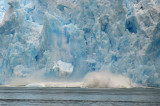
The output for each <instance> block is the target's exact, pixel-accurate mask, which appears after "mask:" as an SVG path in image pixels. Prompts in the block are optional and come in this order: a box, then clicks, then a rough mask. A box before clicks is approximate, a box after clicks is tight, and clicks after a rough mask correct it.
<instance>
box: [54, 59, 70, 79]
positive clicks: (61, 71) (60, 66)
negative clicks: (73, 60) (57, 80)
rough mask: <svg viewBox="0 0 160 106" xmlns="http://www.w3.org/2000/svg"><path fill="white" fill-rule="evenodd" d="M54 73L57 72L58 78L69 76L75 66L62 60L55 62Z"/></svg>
mask: <svg viewBox="0 0 160 106" xmlns="http://www.w3.org/2000/svg"><path fill="white" fill-rule="evenodd" d="M52 69H53V71H54V72H56V74H57V75H58V76H62V77H65V76H68V75H70V74H71V73H72V72H73V66H72V64H70V63H66V62H63V61H61V60H59V61H57V62H55V64H54V66H53V67H52Z"/></svg>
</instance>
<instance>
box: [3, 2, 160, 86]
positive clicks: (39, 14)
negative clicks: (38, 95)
mask: <svg viewBox="0 0 160 106" xmlns="http://www.w3.org/2000/svg"><path fill="white" fill-rule="evenodd" d="M56 63H57V64H56ZM55 64H56V67H59V68H58V70H59V71H60V70H61V71H62V73H63V72H64V73H65V72H67V75H65V76H64V75H62V74H61V72H60V74H57V72H56V71H54V67H55ZM100 70H109V71H110V72H112V73H116V74H120V75H124V76H127V77H129V78H130V79H131V81H133V82H135V83H138V84H141V85H144V86H150V87H160V1H159V0H1V1H0V84H1V85H4V84H6V83H7V82H10V81H12V80H13V79H15V78H20V79H23V78H30V77H35V79H37V80H38V79H41V80H42V79H45V80H48V81H52V80H56V79H60V80H62V79H63V80H65V81H67V80H81V79H82V78H84V76H85V75H86V74H87V73H89V72H93V71H96V72H99V71H100Z"/></svg>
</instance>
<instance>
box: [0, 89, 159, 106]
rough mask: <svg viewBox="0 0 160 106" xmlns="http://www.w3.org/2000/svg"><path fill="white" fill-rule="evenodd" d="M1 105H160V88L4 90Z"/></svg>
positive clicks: (0, 98)
mask: <svg viewBox="0 0 160 106" xmlns="http://www.w3.org/2000/svg"><path fill="white" fill-rule="evenodd" d="M0 106H160V89H154V88H150V89H149V88H148V89H144V88H133V89H87V88H27V87H24V88H23V87H13V88H12V87H11V88H9V87H0Z"/></svg>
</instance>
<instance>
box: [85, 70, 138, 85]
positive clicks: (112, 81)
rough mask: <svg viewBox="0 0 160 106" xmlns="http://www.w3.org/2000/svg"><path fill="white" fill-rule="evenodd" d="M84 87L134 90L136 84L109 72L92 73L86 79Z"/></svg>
mask: <svg viewBox="0 0 160 106" xmlns="http://www.w3.org/2000/svg"><path fill="white" fill-rule="evenodd" d="M84 87H88V88H132V87H136V84H134V83H132V81H131V80H130V79H129V78H128V77H126V76H123V75H119V74H113V73H111V72H108V71H100V72H90V73H88V74H87V75H86V76H85V78H84Z"/></svg>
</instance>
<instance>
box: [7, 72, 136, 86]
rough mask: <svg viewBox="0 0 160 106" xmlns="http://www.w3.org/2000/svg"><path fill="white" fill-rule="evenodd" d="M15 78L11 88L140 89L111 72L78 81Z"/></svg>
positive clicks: (126, 78)
mask: <svg viewBox="0 0 160 106" xmlns="http://www.w3.org/2000/svg"><path fill="white" fill-rule="evenodd" d="M33 76H34V77H29V78H15V79H13V80H12V82H10V83H8V84H9V86H26V87H80V88H133V87H139V86H138V85H137V84H135V83H133V82H132V81H131V80H130V79H129V78H128V77H126V76H123V75H120V74H113V73H111V72H109V71H95V72H89V73H88V74H87V75H86V76H85V77H84V79H83V80H81V81H79V82H77V81H66V80H65V81H63V80H61V81H59V80H54V81H49V82H48V81H46V80H45V79H43V78H42V77H41V76H40V75H37V77H36V78H35V75H33Z"/></svg>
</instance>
